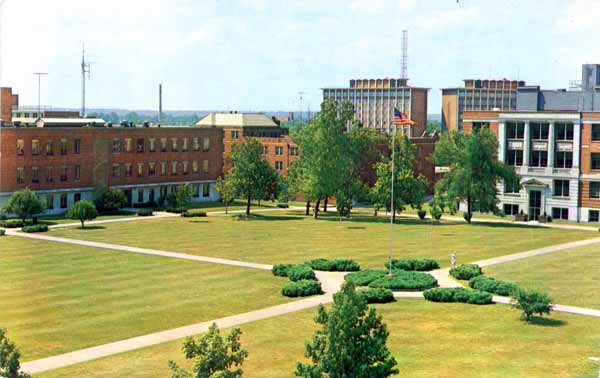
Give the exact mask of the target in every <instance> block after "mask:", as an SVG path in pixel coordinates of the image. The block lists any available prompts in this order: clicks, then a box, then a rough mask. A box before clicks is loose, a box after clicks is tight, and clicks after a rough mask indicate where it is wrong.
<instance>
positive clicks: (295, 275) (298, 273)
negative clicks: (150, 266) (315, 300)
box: [287, 264, 316, 281]
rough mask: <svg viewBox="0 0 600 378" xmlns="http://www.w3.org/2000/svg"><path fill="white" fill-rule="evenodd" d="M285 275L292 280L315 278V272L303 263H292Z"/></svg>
mask: <svg viewBox="0 0 600 378" xmlns="http://www.w3.org/2000/svg"><path fill="white" fill-rule="evenodd" d="M287 276H288V278H289V279H290V280H292V281H300V280H315V279H316V276H315V272H314V271H313V270H312V268H311V267H310V266H308V265H305V264H297V265H292V266H291V267H290V269H288V274H287Z"/></svg>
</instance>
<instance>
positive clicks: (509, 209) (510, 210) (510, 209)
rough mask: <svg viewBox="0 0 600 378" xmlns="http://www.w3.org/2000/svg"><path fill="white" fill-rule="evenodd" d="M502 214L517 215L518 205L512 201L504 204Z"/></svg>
mask: <svg viewBox="0 0 600 378" xmlns="http://www.w3.org/2000/svg"><path fill="white" fill-rule="evenodd" d="M504 214H506V215H517V214H519V205H515V204H513V203H505V204H504Z"/></svg>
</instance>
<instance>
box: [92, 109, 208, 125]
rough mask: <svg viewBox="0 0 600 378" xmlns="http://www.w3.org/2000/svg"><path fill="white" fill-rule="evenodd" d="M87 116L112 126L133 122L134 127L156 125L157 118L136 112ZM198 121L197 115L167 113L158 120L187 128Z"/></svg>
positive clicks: (164, 123)
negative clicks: (145, 124) (148, 123)
mask: <svg viewBox="0 0 600 378" xmlns="http://www.w3.org/2000/svg"><path fill="white" fill-rule="evenodd" d="M89 116H93V117H98V118H102V119H103V120H105V121H106V122H110V123H113V124H117V123H120V122H121V121H127V122H133V123H135V124H136V125H138V124H142V123H144V122H151V123H154V124H156V123H158V117H157V115H156V114H154V115H143V114H139V113H136V112H129V113H126V114H124V115H123V114H122V115H119V114H117V113H115V112H111V113H102V112H100V113H91V114H89ZM199 120H200V116H199V115H197V114H189V115H172V114H168V113H163V114H162V116H161V119H160V123H161V124H162V125H179V126H189V125H193V124H195V123H196V122H198V121H199Z"/></svg>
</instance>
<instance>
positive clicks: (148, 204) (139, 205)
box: [133, 201, 158, 209]
mask: <svg viewBox="0 0 600 378" xmlns="http://www.w3.org/2000/svg"><path fill="white" fill-rule="evenodd" d="M133 207H134V208H136V209H150V208H155V207H158V203H156V202H155V201H148V202H138V203H134V204H133Z"/></svg>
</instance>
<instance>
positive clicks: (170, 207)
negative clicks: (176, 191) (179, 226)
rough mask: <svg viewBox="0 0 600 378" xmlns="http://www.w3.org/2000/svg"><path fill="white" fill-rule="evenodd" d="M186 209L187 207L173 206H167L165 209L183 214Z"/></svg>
mask: <svg viewBox="0 0 600 378" xmlns="http://www.w3.org/2000/svg"><path fill="white" fill-rule="evenodd" d="M186 210H187V209H186V208H185V207H172V206H167V207H165V211H166V212H167V213H175V214H181V213H183V212H185V211H186Z"/></svg>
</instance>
